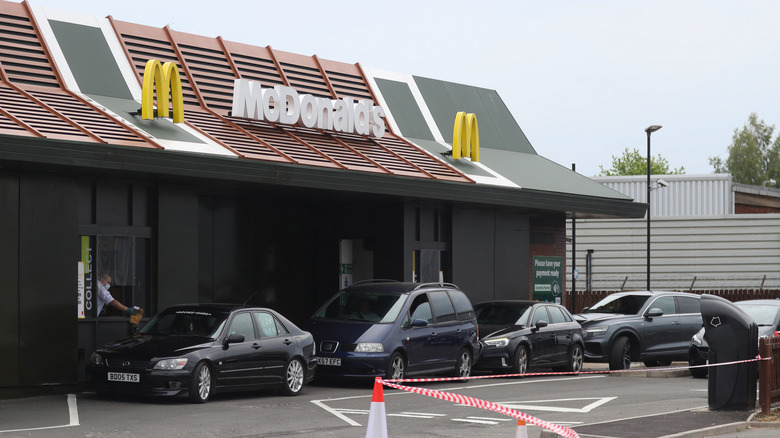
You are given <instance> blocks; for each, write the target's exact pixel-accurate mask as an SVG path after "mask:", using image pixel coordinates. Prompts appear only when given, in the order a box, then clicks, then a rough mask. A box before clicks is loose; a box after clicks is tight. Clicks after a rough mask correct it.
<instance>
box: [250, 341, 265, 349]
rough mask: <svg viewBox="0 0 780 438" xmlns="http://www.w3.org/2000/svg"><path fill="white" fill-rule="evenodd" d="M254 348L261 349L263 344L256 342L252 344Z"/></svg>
mask: <svg viewBox="0 0 780 438" xmlns="http://www.w3.org/2000/svg"><path fill="white" fill-rule="evenodd" d="M252 348H254V349H255V350H259V349H261V348H263V346H262V345H260V344H258V343H256V342H255V343H254V344H252Z"/></svg>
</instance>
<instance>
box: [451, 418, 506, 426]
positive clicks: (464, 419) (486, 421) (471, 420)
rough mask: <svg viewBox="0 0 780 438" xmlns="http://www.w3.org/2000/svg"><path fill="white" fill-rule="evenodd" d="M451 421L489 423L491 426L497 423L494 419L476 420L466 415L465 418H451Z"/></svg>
mask: <svg viewBox="0 0 780 438" xmlns="http://www.w3.org/2000/svg"><path fill="white" fill-rule="evenodd" d="M452 421H460V422H463V423H476V424H489V425H491V426H495V425H496V424H498V421H494V420H477V419H476V418H470V417H466V418H453V419H452Z"/></svg>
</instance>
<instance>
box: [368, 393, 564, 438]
mask: <svg viewBox="0 0 780 438" xmlns="http://www.w3.org/2000/svg"><path fill="white" fill-rule="evenodd" d="M380 381H381V382H382V384H383V385H385V386H389V387H391V388H396V389H400V390H403V391H409V392H414V393H416V394H421V395H427V396H428V397H434V398H438V399H440V400H447V401H451V402H453V403H458V404H462V405H466V406H472V407H475V408H480V409H486V410H489V411H494V412H498V413H499V414H503V415H507V416H510V417H514V418H517V419H518V420H523V421H525V422H526V423H531V424H535V425H537V426H539V427H541V428H544V429H547V430H549V431H552V432H555V433H556V434H558V435H560V436H564V437H567V438H579V435H577V432H575V431H574V430H572V429H569V428H568V427H564V426H559V425H557V424H553V423H548V422H546V421H544V420H540V419H538V418H536V417H532V416H530V415H528V414H524V413H522V412H519V411H516V410H514V409H510V408H507V407H506V406H503V405H499V404H497V403H493V402H489V401H485V400H480V399H478V398H474V397H468V396H465V395H458V394H452V393H449V392H442V391H434V390H432V389H425V388H416V387H413V386H403V385H398V384H396V383H391V382H390V381H388V380H381V379H380ZM404 381H406V380H404Z"/></svg>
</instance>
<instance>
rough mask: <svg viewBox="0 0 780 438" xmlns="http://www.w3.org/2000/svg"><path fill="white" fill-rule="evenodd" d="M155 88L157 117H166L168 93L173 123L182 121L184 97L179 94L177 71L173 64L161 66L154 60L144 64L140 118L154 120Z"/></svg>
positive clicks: (179, 81) (179, 83) (179, 84)
mask: <svg viewBox="0 0 780 438" xmlns="http://www.w3.org/2000/svg"><path fill="white" fill-rule="evenodd" d="M155 85H156V86H157V87H156V88H157V115H158V116H159V117H168V93H169V92H170V96H171V100H173V122H174V123H182V122H183V121H184V97H183V96H182V92H181V77H179V69H178V68H176V64H175V63H173V62H166V63H165V64H161V63H160V61H158V60H156V59H150V60H149V61H147V62H146V67H145V68H144V85H143V89H142V95H141V118H142V119H145V120H152V119H154V90H155Z"/></svg>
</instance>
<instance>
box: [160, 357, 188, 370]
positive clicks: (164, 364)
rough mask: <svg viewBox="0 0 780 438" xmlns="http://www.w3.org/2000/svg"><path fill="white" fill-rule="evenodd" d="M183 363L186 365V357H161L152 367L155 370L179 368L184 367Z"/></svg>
mask: <svg viewBox="0 0 780 438" xmlns="http://www.w3.org/2000/svg"><path fill="white" fill-rule="evenodd" d="M184 365H187V359H186V358H183V357H177V358H176V359H163V360H161V361H159V362H157V363H156V364H154V369H156V370H165V371H170V370H180V369H182V368H184Z"/></svg>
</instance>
